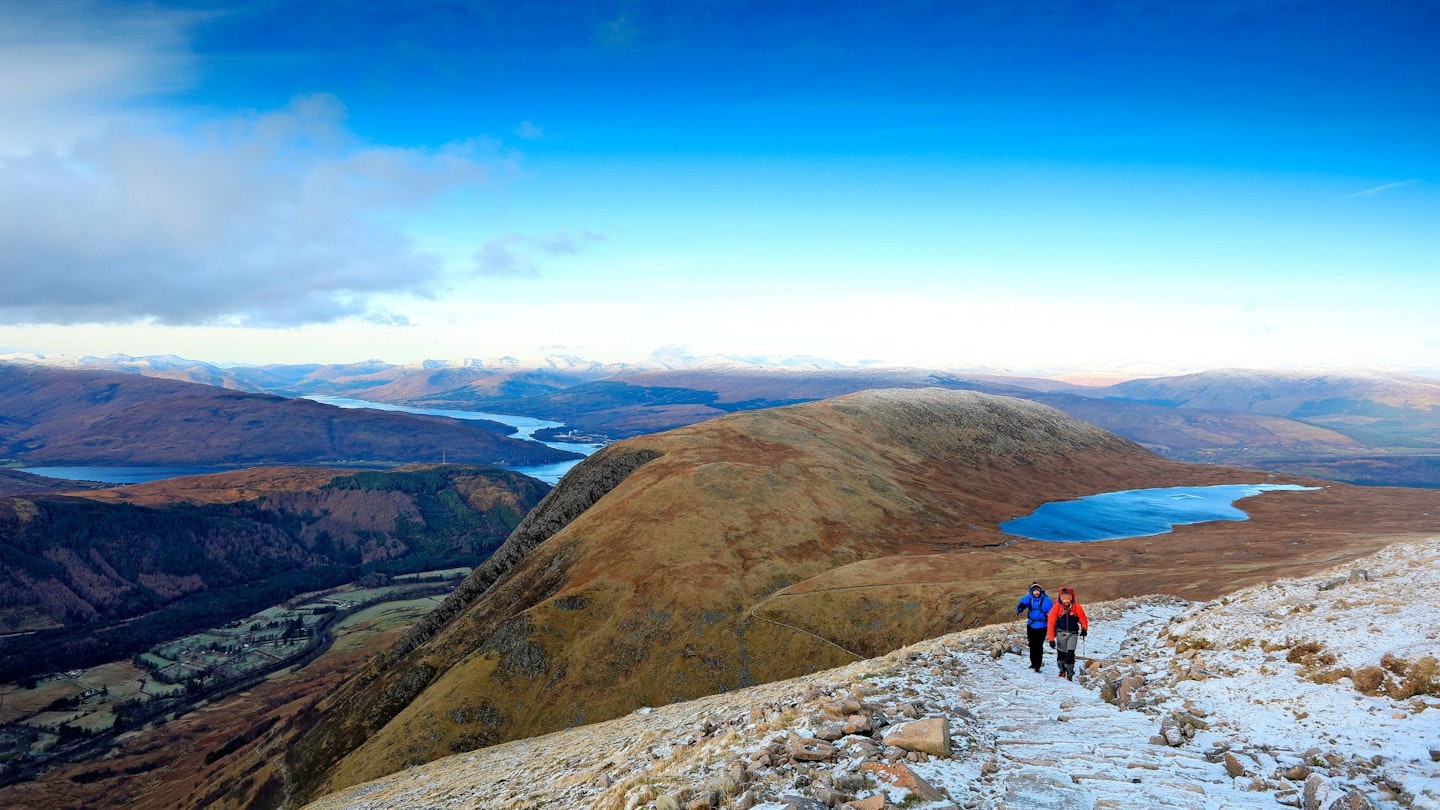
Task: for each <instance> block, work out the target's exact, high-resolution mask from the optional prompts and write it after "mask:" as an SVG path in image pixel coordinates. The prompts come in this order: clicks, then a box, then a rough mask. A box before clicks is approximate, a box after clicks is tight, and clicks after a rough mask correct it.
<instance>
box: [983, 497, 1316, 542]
mask: <svg viewBox="0 0 1440 810" xmlns="http://www.w3.org/2000/svg"><path fill="white" fill-rule="evenodd" d="M1317 488H1318V487H1304V486H1299V485H1298V484H1226V485H1222V486H1213V487H1164V488H1160V489H1128V490H1125V491H1123V492H1104V493H1101V494H1099V495H1087V496H1086V497H1084V498H1081V499H1079V500H1075V501H1051V502H1050V503H1047V504H1042V505H1041V506H1040V508H1039V509H1036V510H1035V511H1034V512H1031V513H1030V514H1028V515H1026V516H1025V517H1020V518H1015V519H1014V520H1007V521H1005V522H1004V523H1001V524H1000V531H1002V532H1005V533H1006V534H1011V535H1015V536H1017V537H1025V538H1029V539H1031V540H1058V541H1065V542H1072V543H1087V542H1092V541H1095V540H1119V539H1121V538H1125V537H1149V536H1151V535H1156V534H1166V533H1168V532H1169V531H1170V530H1171V529H1173V528H1175V527H1176V526H1179V525H1182V524H1186V523H1204V522H1206V521H1211V520H1248V519H1249V517H1250V516H1249V515H1247V514H1245V512H1244V511H1242V510H1240V509H1239V508H1237V507H1236V506H1235V501H1238V500H1240V499H1241V498H1249V497H1251V496H1253V495H1259V494H1260V493H1262V492H1271V491H1275V490H1311V489H1317Z"/></svg>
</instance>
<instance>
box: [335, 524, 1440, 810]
mask: <svg viewBox="0 0 1440 810" xmlns="http://www.w3.org/2000/svg"><path fill="white" fill-rule="evenodd" d="M1358 566H1359V571H1361V572H1363V573H1355V571H1354V570H1353V569H1355V566H1354V565H1346V566H1344V567H1342V568H1339V569H1332V570H1330V571H1327V572H1324V573H1323V574H1320V575H1318V576H1313V577H1309V578H1304V579H1286V580H1280V581H1276V582H1270V583H1266V584H1264V585H1262V586H1257V587H1253V588H1249V589H1245V590H1241V591H1238V592H1233V593H1229V594H1227V595H1226V596H1225V597H1224V598H1223V599H1220V600H1218V601H1214V602H1201V603H1193V604H1188V603H1186V602H1184V601H1183V600H1177V599H1174V598H1172V597H1167V596H1149V597H1143V598H1139V599H1126V600H1121V601H1115V602H1108V603H1105V602H1101V603H1096V602H1089V601H1088V600H1087V602H1086V609H1087V612H1088V614H1089V616H1090V620H1091V631H1090V633H1089V636H1088V638H1087V639H1086V644H1085V648H1084V652H1083V654H1082V656H1081V660H1082V661H1083V662H1084V666H1083V667H1082V668H1081V670H1080V673H1079V677H1078V679H1077V680H1076V681H1075V682H1074V683H1071V682H1067V681H1062V680H1059V679H1057V678H1055V677H1054V676H1053V674H1052V672H1053V669H1054V668H1053V666H1046V667H1045V672H1044V673H1043V674H1041V675H1039V676H1037V675H1036V674H1034V673H1033V672H1030V671H1029V670H1028V669H1026V664H1027V663H1028V658H1027V656H1025V655H1024V654H1023V653H1022V652H1021V650H1022V647H1023V644H1024V641H1023V637H1022V636H1021V635H1020V634H1019V633H1018V632H1017V631H1015V630H1014V628H1013V626H1012V627H1006V626H992V627H988V628H984V629H980V630H973V631H968V632H963V633H955V634H950V635H944V636H941V637H938V638H935V639H932V640H928V641H925V642H922V643H919V644H916V645H914V646H911V647H907V648H904V649H901V650H897V651H895V652H893V653H891V654H889V655H886V656H885V657H883V658H874V659H869V660H866V661H862V662H858V663H855V664H851V665H848V666H845V667H842V668H838V669H834V670H828V671H825V672H821V673H816V674H815V675H812V676H806V677H801V678H796V679H794V680H789V681H783V682H779V683H774V684H768V685H765V686H758V687H754V688H750V689H745V690H740V691H736V692H731V693H728V694H725V695H717V696H714V697H709V698H704V699H700V700H696V701H691V702H686V703H679V704H675V705H670V706H662V707H655V708H650V707H644V708H641V709H640V710H638V711H636V712H634V713H631V714H629V715H627V716H625V717H621V718H618V719H616V720H612V721H609V722H606V723H600V724H595V725H589V726H583V727H579V728H572V729H567V730H564V731H560V732H556V733H555V734H551V735H547V736H544V737H538V738H534V739H529V740H522V741H518V742H514V743H508V744H505V745H499V746H495V747H493V748H489V749H486V750H483V751H476V752H472V753H467V754H464V755H460V756H454V757H449V758H447V759H444V760H442V761H439V762H435V763H432V764H430V765H426V766H422V767H419V768H414V769H411V770H407V771H404V772H402V773H397V774H394V775H392V776H388V777H385V778H382V779H379V780H377V781H374V782H370V783H367V784H365V785H362V786H359V787H356V788H354V789H351V790H348V791H344V792H341V793H337V794H334V795H331V796H327V797H325V798H323V799H321V800H319V801H317V802H315V803H314V804H313V805H310V806H309V808H308V810H362V808H375V807H385V808H389V809H390V810H410V809H412V808H413V809H415V810H418V808H433V807H442V806H450V805H453V806H484V807H516V806H535V807H576V808H578V807H585V808H591V809H592V810H629V809H630V808H640V807H694V806H697V804H696V803H699V805H700V806H706V807H711V806H718V807H728V808H743V807H755V808H766V810H780V809H781V808H786V807H789V808H819V807H834V806H836V805H837V803H838V802H853V804H846V805H843V807H852V808H857V810H858V809H859V808H866V809H867V810H868V809H870V808H873V809H874V810H890V809H891V808H898V807H910V806H917V805H918V806H921V807H931V808H936V810H941V809H942V808H951V809H952V810H953V808H956V807H975V808H1090V807H1099V808H1103V807H1111V808H1120V807H1125V808H1129V807H1137V808H1138V807H1147V808H1148V807H1168V808H1187V809H1189V808H1193V810H1204V809H1205V808H1216V807H1222V808H1279V807H1287V806H1288V807H1304V808H1322V809H1323V810H1376V809H1377V808H1392V807H1394V808H1398V807H1414V808H1425V807H1435V806H1440V772H1437V770H1436V768H1435V759H1436V757H1437V756H1440V750H1437V748H1440V743H1437V741H1440V672H1437V670H1436V659H1435V653H1436V649H1437V646H1436V638H1435V632H1434V627H1435V626H1436V624H1437V622H1440V605H1437V604H1436V603H1435V602H1433V600H1422V601H1421V602H1418V603H1415V604H1414V605H1413V608H1414V610H1415V615H1414V616H1413V619H1414V621H1410V622H1396V621H1395V620H1394V618H1393V617H1394V613H1393V610H1394V601H1395V599H1394V594H1395V593H1397V592H1401V591H1405V590H1408V589H1412V588H1413V589H1418V590H1423V591H1426V592H1428V591H1431V590H1433V589H1434V588H1436V587H1440V540H1436V539H1434V538H1432V539H1429V540H1421V541H1415V542H1409V543H1401V544H1397V545H1394V546H1391V547H1390V548H1387V549H1386V550H1384V551H1383V552H1381V553H1379V554H1377V555H1374V556H1371V557H1369V558H1365V559H1363V560H1360V561H1358ZM1082 595H1083V591H1082ZM1321 628H1323V632H1321Z"/></svg>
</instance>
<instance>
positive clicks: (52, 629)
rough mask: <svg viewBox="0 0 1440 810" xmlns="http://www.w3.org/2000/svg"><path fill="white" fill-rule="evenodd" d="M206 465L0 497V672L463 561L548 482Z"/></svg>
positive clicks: (444, 471) (129, 646)
mask: <svg viewBox="0 0 1440 810" xmlns="http://www.w3.org/2000/svg"><path fill="white" fill-rule="evenodd" d="M210 478H212V477H211V476H195V477H192V478H189V479H184V480H180V481H175V482H157V483H155V484H146V485H140V486H138V487H137V488H136V490H134V491H127V489H128V488H117V489H111V490H103V491H99V492H95V493H77V495H92V494H93V496H94V497H93V498H90V497H60V496H30V497H28V498H8V499H0V563H3V565H0V632H3V633H6V634H11V635H6V636H5V637H4V638H0V681H8V680H13V679H15V678H17V677H20V676H22V675H25V674H28V673H33V672H44V671H49V670H55V669H63V668H72V667H77V666H88V665H90V664H92V663H97V662H100V661H105V660H113V659H116V658H124V657H126V656H128V655H129V654H130V653H131V652H134V651H135V650H136V649H139V648H142V647H144V646H146V645H148V644H153V643H155V642H156V641H158V640H161V639H165V638H171V637H174V636H176V635H183V634H184V633H186V632H190V631H191V630H194V629H197V628H198V627H203V626H206V625H207V624H208V623H219V622H223V621H226V620H228V619H231V618H234V617H235V616H236V615H245V614H246V613H248V612H250V611H253V610H257V609H259V608H262V607H265V606H267V605H270V604H273V603H274V602H278V601H280V600H281V599H284V598H287V597H289V596H290V595H293V594H294V593H298V592H300V591H303V590H314V589H317V588H321V587H328V586H330V585H335V584H339V583H341V582H346V581H350V580H352V579H355V578H356V577H358V576H360V575H361V574H362V573H364V572H366V571H370V570H385V571H390V572H396V571H410V570H423V569H426V568H438V567H444V566H448V565H455V564H466V565H473V564H476V563H478V562H479V561H481V560H483V559H484V558H485V557H486V556H488V555H489V553H490V552H491V551H492V550H494V549H495V548H496V547H497V546H499V545H500V543H501V542H502V541H503V540H504V539H505V537H506V536H507V535H509V533H510V532H511V530H513V529H514V528H515V527H516V525H518V524H519V522H520V520H521V518H522V517H523V516H524V515H525V513H526V512H528V511H529V510H530V509H531V508H532V507H533V506H535V504H537V503H538V502H539V501H540V499H541V498H542V497H543V496H544V494H545V493H546V492H547V490H548V487H546V485H545V484H543V483H541V482H539V481H536V480H534V479H532V478H528V477H526V476H523V475H520V474H518V473H513V472H509V471H506V470H497V469H494V468H488V467H469V466H461V465H447V466H440V467H431V468H425V469H408V470H401V471H387V472H361V473H353V472H345V471H342V470H324V469H315V468H311V469H305V470H301V471H293V470H289V469H285V468H280V469H268V470H266V469H257V470H249V471H245V472H244V473H232V474H226V475H222V476H215V477H214V478H215V479H216V480H207V479H210ZM167 488H169V494H167ZM137 504H143V505H137Z"/></svg>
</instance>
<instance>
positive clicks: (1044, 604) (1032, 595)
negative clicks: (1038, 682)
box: [1015, 582, 1055, 672]
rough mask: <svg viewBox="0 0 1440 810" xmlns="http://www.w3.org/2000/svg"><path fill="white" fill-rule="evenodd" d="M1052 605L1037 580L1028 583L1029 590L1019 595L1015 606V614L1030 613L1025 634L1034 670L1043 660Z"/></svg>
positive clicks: (1036, 669)
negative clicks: (1018, 600) (1018, 601)
mask: <svg viewBox="0 0 1440 810" xmlns="http://www.w3.org/2000/svg"><path fill="white" fill-rule="evenodd" d="M1054 606H1055V603H1054V602H1051V601H1050V597H1048V596H1046V595H1045V589H1044V588H1042V587H1040V583H1038V582H1032V583H1030V592H1029V593H1027V594H1025V595H1024V596H1022V597H1020V603H1019V604H1017V605H1016V606H1015V615H1016V616H1019V615H1020V614H1022V613H1026V612H1028V613H1029V614H1030V615H1029V616H1027V617H1026V620H1025V636H1026V639H1027V640H1028V641H1029V642H1030V668H1031V669H1033V670H1035V671H1036V672H1039V671H1040V665H1041V664H1043V663H1044V662H1045V634H1046V632H1047V630H1048V628H1049V625H1050V609H1051V608H1052V607H1054Z"/></svg>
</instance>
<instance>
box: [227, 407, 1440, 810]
mask: <svg viewBox="0 0 1440 810" xmlns="http://www.w3.org/2000/svg"><path fill="white" fill-rule="evenodd" d="M1265 480H1276V479H1274V477H1273V476H1266V475H1265V474H1263V473H1257V472H1253V471H1249V472H1247V471H1243V470H1235V469H1227V468H1221V467H1214V466H1202V465H1186V464H1178V463H1174V462H1169V461H1166V460H1164V459H1162V458H1160V457H1158V456H1155V455H1153V454H1151V453H1149V452H1147V451H1145V450H1144V449H1142V448H1140V447H1139V446H1137V445H1135V444H1133V443H1131V442H1129V441H1127V440H1124V439H1121V438H1119V437H1117V436H1114V435H1112V434H1109V433H1106V432H1104V431H1102V430H1099V429H1097V428H1095V427H1093V426H1091V425H1087V424H1084V423H1081V422H1078V421H1075V420H1073V419H1070V418H1068V417H1066V416H1064V415H1063V414H1061V413H1059V412H1057V411H1055V410H1053V409H1050V408H1047V407H1044V406H1041V405H1037V404H1034V403H1030V402H1026V401H1023V400H1017V399H1011V398H1003V397H993V396H987V395H981V394H974V393H967V392H954V391H942V390H934V389H927V390H915V391H869V392H864V393H860V394H855V395H851V396H846V397H841V398H838V399H835V400H828V401H825V402H818V403H808V404H805V405H798V406H793V407H786V408H776V409H770V410H765V411H756V412H747V413H742V414H735V415H732V416H727V417H723V418H719V419H715V420H711V421H708V422H706V423H704V424H701V425H695V426H692V427H687V428H682V429H678V430H673V431H670V432H668V433H664V434H659V435H654V436H647V437H642V438H639V439H632V440H627V441H624V442H621V443H618V444H615V445H612V446H611V447H609V448H606V449H605V450H603V451H601V452H599V453H597V454H596V455H595V456H593V457H592V458H590V459H588V460H587V461H585V462H583V463H582V464H581V465H580V466H578V467H577V468H576V469H575V470H574V471H573V472H572V473H571V474H570V475H568V476H567V477H566V478H565V479H564V480H563V481H562V482H561V484H560V486H559V487H557V488H556V490H554V491H553V492H552V493H551V494H550V495H549V496H547V498H546V500H545V501H543V502H542V503H541V504H540V506H538V507H537V508H536V510H535V511H534V512H532V513H531V514H530V515H529V516H528V517H527V518H526V520H525V521H524V523H522V525H521V526H520V527H519V528H518V529H517V530H516V532H515V533H514V534H513V535H512V536H511V537H510V539H509V540H507V541H506V544H505V546H503V547H502V548H501V549H500V550H499V551H498V552H497V553H496V555H495V556H494V557H493V558H492V561H491V564H489V565H487V566H483V567H482V568H481V569H480V570H477V572H476V573H475V575H474V576H473V577H472V579H471V580H470V581H467V583H466V584H465V585H463V586H462V587H461V588H460V589H458V590H457V592H456V593H455V594H454V595H453V596H452V597H451V599H450V600H449V601H448V602H447V604H446V605H445V606H443V607H442V608H441V612H440V613H438V614H437V615H436V616H435V617H434V618H433V619H432V620H431V621H429V622H426V623H425V624H424V625H423V626H422V627H420V628H418V629H417V630H416V631H415V632H413V633H412V634H411V636H410V637H409V638H407V639H406V641H405V642H403V643H402V644H401V645H399V646H398V647H397V648H396V649H395V650H394V651H392V652H391V653H390V654H388V655H386V656H383V657H382V658H380V659H379V660H377V661H376V662H375V663H374V664H373V665H372V666H371V667H369V668H368V669H367V670H366V671H365V672H364V673H362V674H361V675H359V676H358V677H356V678H354V679H352V680H351V681H350V682H348V683H347V684H346V686H345V687H344V688H342V689H340V690H338V692H337V693H336V694H335V695H334V696H332V697H331V698H329V699H327V700H325V701H323V702H322V703H320V704H318V705H315V706H312V707H311V708H310V709H308V710H306V711H302V712H301V713H299V714H298V715H297V718H298V719H297V721H296V722H295V723H294V724H292V725H291V727H290V728H288V729H287V730H286V731H285V732H284V733H281V734H279V735H277V737H276V740H277V741H282V742H272V745H274V746H279V747H269V748H267V747H263V746H262V747H260V748H259V749H257V752H256V753H255V754H253V755H252V757H254V756H259V757H262V758H263V757H268V756H273V755H275V754H277V753H279V751H280V750H281V748H283V750H284V752H285V756H286V758H287V759H286V761H287V766H286V773H287V774H288V778H289V779H291V780H293V781H292V784H293V785H294V786H295V788H296V794H295V795H296V798H299V799H304V798H308V797H311V796H314V795H318V794H319V793H321V792H325V791H327V790H332V789H335V788H338V787H342V786H345V785H349V784H354V783H356V782H359V781H362V780H364V779H368V778H373V777H375V776H378V775H381V774H385V773H389V772H393V771H395V770H397V769H399V768H402V767H405V766H407V765H410V764H415V763H420V762H426V761H429V760H432V759H434V758H437V757H440V756H444V755H446V754H449V753H454V752H457V751H464V750H469V749H473V748H476V747H480V746H485V745H490V744H493V743H496V742H501V741H505V740H511V739H517V738H521V737H527V736H532V735H536V734H541V733H545V732H549V731H554V730H556V729H559V728H563V727H566V726H569V725H574V724H579V723H587V722H594V721H597V720H601V719H605V718H608V717H614V716H616V715H619V714H623V713H625V712H627V711H630V710H633V709H634V708H636V707H638V706H643V705H660V704H664V703H669V702H672V701H675V700H681V699H686V698H691V697H696V696H699V695H705V694H711V693H714V692H719V691H724V690H729V689H734V688H737V687H741V686H746V685H749V684H754V683H761V682H766V681H771V680H776V679H781V678H787V677H792V676H795V675H798V674H803V673H805V672H809V671H813V670H816V669H819V668H824V667H829V666H834V665H837V664H839V663H844V662H847V661H851V660H855V659H856V658H859V657H861V656H864V655H873V654H877V653H879V652H883V651H885V650H889V649H892V648H894V647H896V646H899V645H902V644H905V643H908V642H911V641H914V640H917V639H920V638H925V637H928V636H933V635H936V634H938V633H940V632H946V631H949V630H953V629H956V628H959V627H970V626H976V625H979V624H982V623H987V622H993V621H1000V620H1003V619H1004V618H1006V615H1007V611H1008V609H1009V607H1010V606H1011V605H1012V604H1013V600H1014V598H1015V595H1016V589H1017V588H1023V583H1026V582H1029V581H1030V579H1031V578H1033V577H1036V576H1039V577H1042V578H1045V579H1047V581H1051V582H1053V581H1055V580H1058V579H1061V578H1065V579H1072V578H1074V579H1080V580H1081V581H1083V582H1085V583H1086V585H1085V587H1086V592H1087V593H1088V594H1090V596H1091V598H1096V599H1099V598H1111V597H1116V596H1123V595H1132V594H1139V593H1148V592H1152V591H1154V590H1155V589H1156V588H1157V587H1162V586H1163V587H1168V588H1171V589H1173V590H1175V591H1177V592H1180V593H1183V594H1185V595H1186V596H1190V597H1197V598H1205V597H1207V596H1213V595H1215V594H1218V593H1221V592H1223V590H1224V589H1226V588H1233V587H1235V586H1236V585H1237V584H1242V583H1247V582H1255V581H1259V580H1261V579H1263V578H1265V577H1269V576H1274V575H1277V574H1279V573H1299V572H1304V571H1308V570H1312V569H1313V568H1314V567H1315V566H1319V565H1322V564H1334V563H1335V561H1336V560H1343V559H1347V558H1350V557H1353V556H1357V555H1359V554H1362V553H1366V552H1367V551H1371V550H1373V549H1374V548H1375V547H1376V546H1377V544H1381V543H1383V542H1384V541H1383V540H1377V539H1376V537H1375V535H1376V534H1377V533H1383V532H1405V531H1415V530H1417V529H1416V526H1417V523H1426V522H1427V521H1428V525H1430V526H1431V527H1433V525H1434V521H1433V520H1429V519H1428V518H1424V517H1421V515H1422V513H1423V512H1424V511H1429V510H1433V512H1432V513H1433V514H1440V493H1433V492H1426V491H1415V490H1379V489H1376V490H1363V489H1357V488H1352V487H1345V486H1343V485H1335V486H1332V487H1329V488H1327V489H1323V490H1317V491H1314V492H1283V493H1269V494H1266V495H1264V496H1261V497H1259V498H1255V499H1251V500H1249V501H1247V502H1246V507H1247V509H1250V510H1251V511H1252V514H1253V515H1254V519H1252V520H1251V521H1250V522H1248V523H1243V524H1224V525H1223V526H1221V525H1219V524H1205V525H1202V526H1196V527H1184V528H1182V530H1181V531H1178V532H1176V533H1175V535H1173V536H1167V537H1166V538H1165V539H1163V540H1156V539H1155V538H1140V539H1132V540H1125V541H1111V542H1107V543H1098V544H1097V543H1092V544H1057V543H1042V542H1036V541H1015V540H1014V538H1009V537H1007V536H1005V535H1003V534H1001V533H1000V532H999V530H998V528H997V525H996V524H997V523H998V522H1000V521H1003V520H1006V519H1008V518H1011V517H1016V516H1018V515H1021V514H1025V513H1026V512H1028V511H1030V510H1031V509H1033V508H1034V507H1035V506H1038V505H1039V504H1040V503H1042V502H1045V501H1049V500H1055V499H1063V498H1070V497H1076V496H1079V495H1082V494H1089V493H1094V492H1100V491H1108V490H1115V489H1126V488H1136V487H1147V486H1166V485H1185V484H1220V483H1258V482H1261V481H1265ZM1237 527H1238V528H1237ZM1160 543H1163V544H1164V545H1163V547H1162V550H1160V553H1152V552H1154V551H1156V550H1157V544H1160ZM295 734H299V735H300V737H299V739H298V740H296V739H295V737H294V736H293V735H295ZM245 763H248V765H245V767H246V768H247V770H248V771H249V772H251V773H253V772H254V769H256V768H263V767H267V766H264V765H263V764H260V763H258V762H257V761H256V760H255V759H253V758H251V759H246V760H241V762H240V764H237V765H234V766H232V767H240V765H242V764H245ZM272 773H273V772H272ZM257 781H260V780H259V777H258V776H257ZM237 801H238V799H237ZM241 804H243V802H242V803H240V804H237V806H240V805H241Z"/></svg>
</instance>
